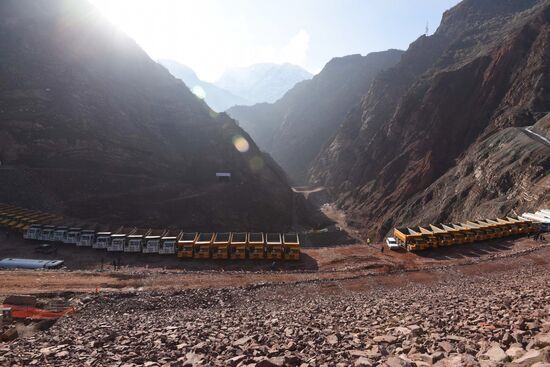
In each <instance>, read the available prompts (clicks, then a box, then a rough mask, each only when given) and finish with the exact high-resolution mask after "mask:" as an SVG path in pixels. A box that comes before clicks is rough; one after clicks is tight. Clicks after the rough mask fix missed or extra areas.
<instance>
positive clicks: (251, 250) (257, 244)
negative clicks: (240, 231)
mask: <svg viewBox="0 0 550 367" xmlns="http://www.w3.org/2000/svg"><path fill="white" fill-rule="evenodd" d="M246 247H247V251H248V257H249V258H250V259H263V258H265V237H264V234H263V232H250V233H249V234H248V241H247V245H246Z"/></svg>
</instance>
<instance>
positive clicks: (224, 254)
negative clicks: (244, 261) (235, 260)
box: [212, 232, 231, 259]
mask: <svg viewBox="0 0 550 367" xmlns="http://www.w3.org/2000/svg"><path fill="white" fill-rule="evenodd" d="M230 241H231V232H220V233H216V235H215V236H214V241H213V242H212V258H213V259H227V258H228V257H229V252H228V251H229V242H230Z"/></svg>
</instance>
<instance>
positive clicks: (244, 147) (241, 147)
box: [233, 135, 250, 153]
mask: <svg viewBox="0 0 550 367" xmlns="http://www.w3.org/2000/svg"><path fill="white" fill-rule="evenodd" d="M233 145H234V146H235V148H237V150H238V151H239V152H241V153H246V152H248V149H250V144H248V141H247V140H246V139H245V138H243V137H242V136H241V135H235V136H234V137H233Z"/></svg>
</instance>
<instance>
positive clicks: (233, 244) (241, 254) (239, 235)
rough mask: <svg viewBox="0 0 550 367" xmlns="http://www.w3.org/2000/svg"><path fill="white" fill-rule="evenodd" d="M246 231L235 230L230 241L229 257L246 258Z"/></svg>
mask: <svg viewBox="0 0 550 367" xmlns="http://www.w3.org/2000/svg"><path fill="white" fill-rule="evenodd" d="M246 238H247V234H246V232H234V233H232V234H231V240H230V242H229V257H230V258H231V259H246Z"/></svg>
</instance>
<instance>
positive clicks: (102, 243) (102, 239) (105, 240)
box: [92, 231, 113, 249]
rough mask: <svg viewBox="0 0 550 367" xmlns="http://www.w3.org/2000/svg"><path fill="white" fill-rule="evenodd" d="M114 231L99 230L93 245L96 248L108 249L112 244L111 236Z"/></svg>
mask: <svg viewBox="0 0 550 367" xmlns="http://www.w3.org/2000/svg"><path fill="white" fill-rule="evenodd" d="M112 235H113V233H112V232H108V231H106V232H97V234H96V236H95V241H94V243H93V245H92V247H93V248H95V249H106V248H108V247H109V245H111V236H112Z"/></svg>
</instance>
